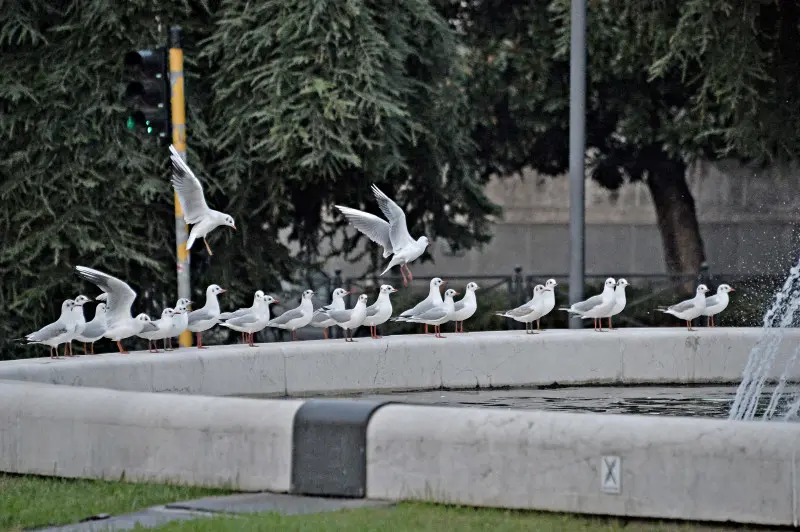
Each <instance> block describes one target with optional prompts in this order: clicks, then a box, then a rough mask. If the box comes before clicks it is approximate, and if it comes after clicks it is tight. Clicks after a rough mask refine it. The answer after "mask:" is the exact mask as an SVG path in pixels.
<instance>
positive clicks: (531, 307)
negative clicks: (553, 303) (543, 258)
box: [495, 284, 552, 334]
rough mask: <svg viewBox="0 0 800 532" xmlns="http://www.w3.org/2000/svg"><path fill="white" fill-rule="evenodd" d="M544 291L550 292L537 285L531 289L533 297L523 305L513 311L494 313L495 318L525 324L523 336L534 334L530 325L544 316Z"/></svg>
mask: <svg viewBox="0 0 800 532" xmlns="http://www.w3.org/2000/svg"><path fill="white" fill-rule="evenodd" d="M545 290H551V291H552V289H548V288H546V287H545V286H544V285H541V284H537V285H536V286H534V287H533V297H532V298H531V300H530V301H528V302H527V303H525V304H524V305H520V306H518V307H517V308H515V309H511V310H506V311H504V312H496V313H495V314H496V315H497V316H502V317H504V318H511V319H512V320H514V321H518V322H520V323H524V324H525V334H536V333H535V332H534V330H533V327H531V323H532V322H534V321H536V320H538V319H540V318H541V317H542V316H543V315H544V309H545V308H546V303H547V302H546V300H545V299H544V295H543V294H544V293H545Z"/></svg>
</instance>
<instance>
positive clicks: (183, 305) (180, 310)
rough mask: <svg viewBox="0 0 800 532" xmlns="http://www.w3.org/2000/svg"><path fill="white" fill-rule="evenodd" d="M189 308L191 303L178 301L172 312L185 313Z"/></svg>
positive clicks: (175, 313) (176, 313)
mask: <svg viewBox="0 0 800 532" xmlns="http://www.w3.org/2000/svg"><path fill="white" fill-rule="evenodd" d="M187 310H189V305H188V304H187V303H181V302H178V304H177V305H175V309H173V311H172V312H173V314H174V315H176V316H177V315H179V314H183V313H185V312H186V311H187Z"/></svg>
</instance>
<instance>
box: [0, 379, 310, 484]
mask: <svg viewBox="0 0 800 532" xmlns="http://www.w3.org/2000/svg"><path fill="white" fill-rule="evenodd" d="M301 404H302V401H296V400H267V401H265V400H256V399H238V398H221V397H197V396H186V395H173V394H152V393H134V392H124V391H116V390H105V389H90V388H74V387H69V386H52V385H44V384H31V383H21V382H8V381H5V382H0V471H6V472H13V473H32V474H38V475H52V476H61V477H79V478H98V479H109V480H117V479H120V478H125V479H127V480H133V481H154V482H175V483H181V484H189V485H197V486H230V487H234V488H236V489H239V490H270V491H278V492H287V491H289V488H290V473H291V462H292V426H293V420H294V414H295V412H296V411H297V409H298V408H299V407H300V406H301Z"/></svg>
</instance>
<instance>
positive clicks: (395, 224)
mask: <svg viewBox="0 0 800 532" xmlns="http://www.w3.org/2000/svg"><path fill="white" fill-rule="evenodd" d="M372 193H373V194H375V198H376V199H377V200H378V206H379V207H380V208H381V212H383V215H384V216H386V219H387V220H389V225H390V226H391V232H390V233H389V238H390V239H391V241H392V247H393V248H394V250H395V252H396V251H397V250H398V249H403V248H404V247H406V246H408V245H409V244H413V243H414V239H413V238H411V235H410V234H409V233H408V227H407V226H406V213H404V212H403V209H401V208H400V207H399V206H398V205H397V203H395V202H394V201H392V200H391V199H390V198H389V196H387V195H386V194H384V193H383V192H381V190H380V189H379V188H378V187H376V186H375V185H372Z"/></svg>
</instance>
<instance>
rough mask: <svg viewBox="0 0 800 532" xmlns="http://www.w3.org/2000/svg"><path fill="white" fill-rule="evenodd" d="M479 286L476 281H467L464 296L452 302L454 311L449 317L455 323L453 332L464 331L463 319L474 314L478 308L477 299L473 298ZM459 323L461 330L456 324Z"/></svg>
mask: <svg viewBox="0 0 800 532" xmlns="http://www.w3.org/2000/svg"><path fill="white" fill-rule="evenodd" d="M479 288H480V287H479V286H478V285H477V283H468V284H467V289H466V291H465V292H464V297H463V298H461V301H456V302H455V304H454V312H453V316H452V317H451V318H450V319H451V320H452V321H454V322H455V323H456V330H455V332H462V333H463V332H464V320H467V319H469V318H471V317H472V315H473V314H475V311H476V310H478V300H477V299H475V290H478V289H479ZM459 322H460V323H461V330H460V331H459V329H458V324H459Z"/></svg>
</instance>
